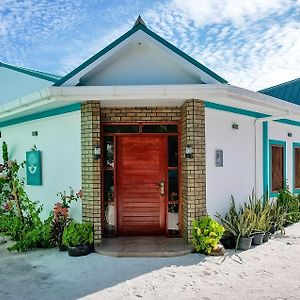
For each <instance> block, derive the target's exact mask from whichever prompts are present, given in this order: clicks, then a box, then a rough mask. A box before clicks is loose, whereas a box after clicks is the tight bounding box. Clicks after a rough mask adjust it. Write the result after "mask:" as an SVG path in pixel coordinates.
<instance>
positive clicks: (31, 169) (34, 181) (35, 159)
mask: <svg viewBox="0 0 300 300" xmlns="http://www.w3.org/2000/svg"><path fill="white" fill-rule="evenodd" d="M26 178H27V185H42V153H41V151H39V150H31V151H27V152H26Z"/></svg>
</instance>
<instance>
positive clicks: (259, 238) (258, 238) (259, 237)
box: [252, 232, 265, 245]
mask: <svg viewBox="0 0 300 300" xmlns="http://www.w3.org/2000/svg"><path fill="white" fill-rule="evenodd" d="M264 235H265V233H264V232H257V233H255V234H254V236H253V240H252V245H261V244H262V243H263V238H264Z"/></svg>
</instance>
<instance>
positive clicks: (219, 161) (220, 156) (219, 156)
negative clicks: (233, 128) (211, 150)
mask: <svg viewBox="0 0 300 300" xmlns="http://www.w3.org/2000/svg"><path fill="white" fill-rule="evenodd" d="M216 167H223V150H216Z"/></svg>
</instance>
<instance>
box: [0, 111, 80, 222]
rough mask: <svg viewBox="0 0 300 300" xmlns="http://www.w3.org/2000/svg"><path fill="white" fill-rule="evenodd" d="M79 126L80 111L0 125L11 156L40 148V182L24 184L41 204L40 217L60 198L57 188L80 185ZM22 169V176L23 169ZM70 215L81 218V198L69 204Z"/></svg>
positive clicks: (16, 156) (18, 157) (31, 195)
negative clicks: (35, 134)
mask: <svg viewBox="0 0 300 300" xmlns="http://www.w3.org/2000/svg"><path fill="white" fill-rule="evenodd" d="M80 130H81V129H80V112H79V111H76V112H71V113H66V114H62V115H57V116H53V117H49V118H44V119H40V120H35V121H31V122H27V123H23V124H18V125H13V126H9V127H4V128H1V134H2V138H1V141H6V142H7V144H8V147H9V153H10V156H11V158H16V159H17V160H18V161H19V162H21V161H24V160H25V153H26V151H28V150H30V149H31V148H32V147H33V145H36V146H37V148H38V150H41V151H42V174H43V185H42V186H26V190H27V192H28V195H29V196H30V198H31V199H32V200H34V201H39V202H40V203H42V204H43V206H44V211H43V214H42V217H47V216H48V214H49V212H50V211H51V210H52V209H53V205H54V204H55V203H56V202H58V201H59V198H58V197H57V196H56V194H57V193H58V192H60V191H64V190H66V191H67V192H68V191H69V187H72V188H73V189H74V190H75V191H78V190H79V189H80V188H81V140H80V134H81V133H80ZM32 131H38V136H36V137H34V136H32ZM1 152H2V149H1ZM1 161H2V153H1ZM22 173H23V174H22V175H23V176H25V170H24V171H23V172H22ZM71 217H72V218H74V219H76V220H77V221H81V201H78V202H77V203H73V205H72V206H71Z"/></svg>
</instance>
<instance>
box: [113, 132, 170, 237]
mask: <svg viewBox="0 0 300 300" xmlns="http://www.w3.org/2000/svg"><path fill="white" fill-rule="evenodd" d="M166 143H167V139H166V137H164V136H157V135H151V136H145V135H139V136H119V137H118V140H117V168H118V171H117V174H118V175H117V183H118V198H117V206H118V234H119V235H159V234H164V233H165V224H166V220H165V215H166V213H165V211H166V201H165V199H166V192H167V189H166V188H167V187H166V182H167V181H166V179H167V169H168V166H167V145H166ZM160 183H163V184H164V185H165V186H164V191H163V189H162V187H161V186H160Z"/></svg>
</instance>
